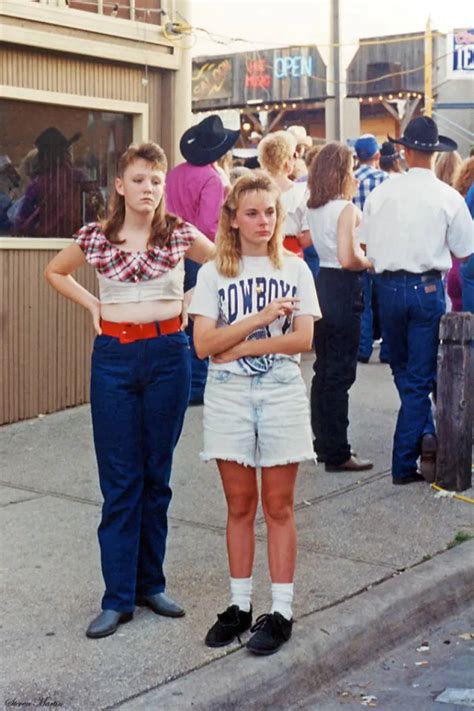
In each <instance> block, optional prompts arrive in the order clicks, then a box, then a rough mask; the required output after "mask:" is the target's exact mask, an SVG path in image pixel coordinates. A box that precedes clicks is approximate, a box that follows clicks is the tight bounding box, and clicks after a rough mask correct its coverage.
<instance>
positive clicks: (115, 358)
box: [91, 332, 191, 612]
mask: <svg viewBox="0 0 474 711" xmlns="http://www.w3.org/2000/svg"><path fill="white" fill-rule="evenodd" d="M190 371H191V368H190V358H189V345H188V340H187V337H186V335H185V334H184V333H182V332H179V333H174V334H171V335H169V336H159V337H157V338H150V339H146V340H140V341H135V342H133V343H128V344H121V343H120V342H119V340H118V339H117V338H113V337H112V336H97V337H96V339H95V342H94V349H93V353H92V373H91V410H92V425H93V431H94V445H95V451H96V456H97V464H98V469H99V481H100V488H101V490H102V495H103V497H104V504H103V507H102V520H101V522H100V526H99V530H98V534H99V544H100V552H101V562H102V574H103V577H104V582H105V594H104V597H103V599H102V608H103V609H107V610H117V611H120V612H131V611H132V610H133V608H134V606H135V599H136V596H140V595H152V594H154V593H157V592H163V590H164V589H165V576H164V573H163V560H164V557H165V548H166V536H167V530H168V527H167V511H168V505H169V503H170V500H171V489H170V486H169V480H170V475H171V464H172V458H173V451H174V448H175V446H176V443H177V442H178V438H179V435H180V433H181V428H182V425H183V419H184V413H185V411H186V407H187V404H188V398H189V383H190V375H191V372H190Z"/></svg>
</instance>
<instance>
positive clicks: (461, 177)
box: [453, 156, 474, 197]
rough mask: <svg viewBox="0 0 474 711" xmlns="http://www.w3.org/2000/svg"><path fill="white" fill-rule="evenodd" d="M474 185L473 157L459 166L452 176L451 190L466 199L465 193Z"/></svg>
mask: <svg viewBox="0 0 474 711" xmlns="http://www.w3.org/2000/svg"><path fill="white" fill-rule="evenodd" d="M473 183H474V156H473V157H472V158H466V160H465V161H464V162H463V163H462V164H461V165H460V167H459V168H458V171H457V173H456V175H455V176H454V183H453V188H456V190H457V191H458V192H459V193H461V195H462V196H463V197H466V195H467V191H468V190H469V188H470V187H471V185H472V184H473Z"/></svg>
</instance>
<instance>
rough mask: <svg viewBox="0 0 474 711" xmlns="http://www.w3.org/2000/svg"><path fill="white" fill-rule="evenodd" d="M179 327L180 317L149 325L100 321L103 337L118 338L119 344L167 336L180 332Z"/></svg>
mask: <svg viewBox="0 0 474 711" xmlns="http://www.w3.org/2000/svg"><path fill="white" fill-rule="evenodd" d="M181 325H182V321H181V316H175V318H169V319H167V320H166V321H152V322H151V323H117V322H116V321H103V320H102V319H101V320H100V327H101V329H102V333H103V334H104V335H105V336H113V337H114V338H118V339H119V341H120V343H133V342H134V341H140V340H142V339H144V338H156V337H157V336H169V335H170V334H171V333H177V332H178V331H181Z"/></svg>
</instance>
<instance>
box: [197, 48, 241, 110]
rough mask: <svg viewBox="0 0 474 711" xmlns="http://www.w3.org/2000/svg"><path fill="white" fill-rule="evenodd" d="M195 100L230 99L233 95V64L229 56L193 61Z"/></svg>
mask: <svg viewBox="0 0 474 711" xmlns="http://www.w3.org/2000/svg"><path fill="white" fill-rule="evenodd" d="M192 91H193V101H203V100H206V99H230V98H231V96H232V64H231V62H230V60H229V59H227V58H217V59H212V58H210V59H208V60H205V61H203V62H193V76H192Z"/></svg>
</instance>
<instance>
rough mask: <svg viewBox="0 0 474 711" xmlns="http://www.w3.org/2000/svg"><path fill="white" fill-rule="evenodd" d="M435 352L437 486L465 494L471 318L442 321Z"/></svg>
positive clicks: (472, 407)
mask: <svg viewBox="0 0 474 711" xmlns="http://www.w3.org/2000/svg"><path fill="white" fill-rule="evenodd" d="M439 341H440V343H439V349H438V387H437V396H436V413H437V416H436V419H437V437H438V453H437V457H436V483H437V484H438V486H441V487H442V488H443V489H449V490H451V491H465V490H466V489H469V487H470V486H471V480H472V420H473V416H474V315H473V314H470V313H464V312H457V313H456V312H451V313H448V314H445V315H444V316H443V318H442V319H441V324H440V333H439Z"/></svg>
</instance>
